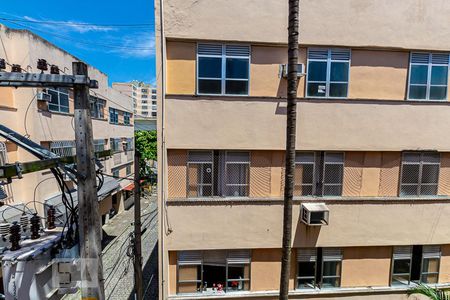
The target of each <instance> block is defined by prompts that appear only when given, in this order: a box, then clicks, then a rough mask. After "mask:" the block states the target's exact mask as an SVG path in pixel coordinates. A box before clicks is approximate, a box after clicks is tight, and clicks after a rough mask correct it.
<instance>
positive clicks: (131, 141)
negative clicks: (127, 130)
mask: <svg viewBox="0 0 450 300" xmlns="http://www.w3.org/2000/svg"><path fill="white" fill-rule="evenodd" d="M133 149H134V139H133V138H127V144H126V148H125V150H126V151H132V150H133Z"/></svg>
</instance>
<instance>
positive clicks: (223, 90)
mask: <svg viewBox="0 0 450 300" xmlns="http://www.w3.org/2000/svg"><path fill="white" fill-rule="evenodd" d="M199 45H216V46H219V45H220V46H221V47H222V54H221V55H213V54H208V55H206V54H199V53H198V47H199ZM227 46H245V47H248V48H249V54H248V56H233V55H226V47H227ZM196 55H197V60H196V76H197V77H196V78H197V80H196V92H197V95H202V96H232V97H246V96H249V95H250V65H251V62H252V60H251V57H252V48H251V46H250V45H239V44H217V43H197V53H196ZM199 57H212V58H221V62H222V74H221V77H220V79H219V78H211V77H201V78H200V77H199ZM227 58H237V59H245V58H247V59H248V78H247V79H240V78H227V77H226V74H227V73H226V64H227ZM199 80H216V81H219V80H220V81H221V93H217V94H208V93H200V92H199V90H198V89H199V84H198V82H199ZM227 80H234V81H246V82H247V94H227V93H226V81H227Z"/></svg>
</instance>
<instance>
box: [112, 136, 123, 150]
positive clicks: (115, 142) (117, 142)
mask: <svg viewBox="0 0 450 300" xmlns="http://www.w3.org/2000/svg"><path fill="white" fill-rule="evenodd" d="M120 141H121V140H120V138H112V139H110V143H111V151H113V152H119V151H120Z"/></svg>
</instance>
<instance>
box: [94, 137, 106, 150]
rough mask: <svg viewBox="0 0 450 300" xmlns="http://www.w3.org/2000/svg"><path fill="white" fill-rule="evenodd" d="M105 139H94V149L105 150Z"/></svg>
mask: <svg viewBox="0 0 450 300" xmlns="http://www.w3.org/2000/svg"><path fill="white" fill-rule="evenodd" d="M105 145H106V143H105V140H104V139H96V140H94V151H95V152H101V151H105Z"/></svg>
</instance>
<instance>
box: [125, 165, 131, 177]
mask: <svg viewBox="0 0 450 300" xmlns="http://www.w3.org/2000/svg"><path fill="white" fill-rule="evenodd" d="M125 171H126V174H127V176H128V175H131V165H128V166H127V167H126V170H125Z"/></svg>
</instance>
